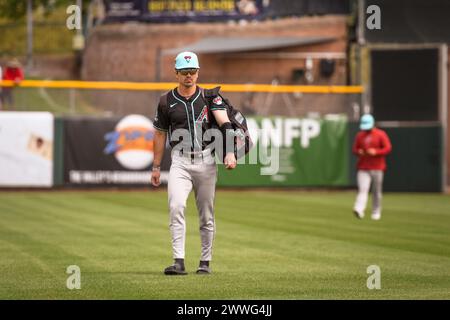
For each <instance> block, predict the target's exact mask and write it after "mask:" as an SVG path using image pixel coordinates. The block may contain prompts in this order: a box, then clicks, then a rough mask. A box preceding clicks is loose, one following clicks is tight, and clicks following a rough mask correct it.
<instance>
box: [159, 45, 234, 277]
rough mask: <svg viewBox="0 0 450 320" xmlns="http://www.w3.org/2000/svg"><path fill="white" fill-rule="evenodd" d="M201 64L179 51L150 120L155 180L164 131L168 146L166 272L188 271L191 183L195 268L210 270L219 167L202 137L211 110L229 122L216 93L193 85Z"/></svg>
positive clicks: (223, 123) (230, 162)
mask: <svg viewBox="0 0 450 320" xmlns="http://www.w3.org/2000/svg"><path fill="white" fill-rule="evenodd" d="M199 69H200V66H199V62H198V58H197V55H196V54H195V53H193V52H182V53H180V54H178V55H177V57H176V58H175V77H176V79H177V81H178V86H177V87H176V88H174V89H172V90H171V91H169V92H167V93H166V94H165V95H163V96H162V97H161V99H160V102H159V104H158V108H157V111H156V116H155V119H154V122H153V125H154V127H155V128H156V129H157V130H156V133H155V136H154V160H153V168H152V178H151V182H152V185H154V186H159V184H160V164H161V159H162V157H163V152H164V148H165V142H166V137H167V134H168V135H169V137H168V138H169V143H170V145H171V147H172V151H171V158H172V165H171V167H170V171H169V179H168V198H169V212H170V225H169V227H170V232H171V237H172V251H173V258H174V264H173V265H171V266H169V267H167V268H166V269H165V270H164V273H165V274H166V275H185V274H187V272H186V270H185V266H184V257H185V252H184V249H185V233H186V224H185V208H186V200H187V198H188V196H189V193H190V192H191V190H192V189H194V192H195V200H196V204H197V209H198V213H199V223H200V236H201V257H200V263H199V267H198V269H197V273H199V274H202V273H203V274H209V273H211V268H210V261H211V259H212V248H213V239H214V233H215V222H214V195H215V184H216V180H217V168H216V163H215V157H214V153H213V152H212V150H211V149H210V148H209V146H210V143H209V142H210V141H205V139H203V136H204V133H205V131H206V130H208V128H210V127H211V120H212V119H209V117H210V114H212V115H213V117H214V118H215V121H216V123H217V125H218V126H219V128H220V131H221V132H223V133H224V134H225V135H226V133H227V132H229V131H227V130H229V129H232V126H231V123H230V121H229V118H228V116H227V111H226V108H225V106H224V102H223V101H222V98H221V97H220V95H218V96H217V97H213V98H214V99H212V102H211V103H208V102H207V101H206V99H205V97H204V95H203V94H202V93H203V92H202V90H203V89H202V88H200V87H199V86H197V84H196V83H197V79H198V76H199ZM209 111H210V112H209ZM225 135H224V136H225ZM227 150H228V149H227ZM223 162H224V165H225V167H226V168H227V169H234V168H235V167H236V157H235V154H234V152H227V153H226V155H225V157H224V159H223Z"/></svg>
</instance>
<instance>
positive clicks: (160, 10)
mask: <svg viewBox="0 0 450 320" xmlns="http://www.w3.org/2000/svg"><path fill="white" fill-rule="evenodd" d="M266 6H267V5H266ZM266 6H264V5H263V0H176V1H175V0H141V1H139V0H109V1H107V2H106V10H107V21H120V20H139V21H145V22H187V21H197V22H201V21H217V20H230V19H255V18H259V17H262V14H263V13H264V10H265V7H266Z"/></svg>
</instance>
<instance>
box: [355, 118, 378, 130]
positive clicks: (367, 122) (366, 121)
mask: <svg viewBox="0 0 450 320" xmlns="http://www.w3.org/2000/svg"><path fill="white" fill-rule="evenodd" d="M374 125H375V119H374V118H373V116H372V115H371V114H365V115H363V116H362V117H361V122H360V124H359V128H360V129H361V130H370V129H372V128H373V126H374Z"/></svg>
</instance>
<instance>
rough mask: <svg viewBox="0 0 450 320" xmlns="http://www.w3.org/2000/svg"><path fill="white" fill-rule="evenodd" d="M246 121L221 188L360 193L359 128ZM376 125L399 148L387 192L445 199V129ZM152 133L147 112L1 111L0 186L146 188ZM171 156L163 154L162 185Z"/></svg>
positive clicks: (323, 122) (343, 123)
mask: <svg viewBox="0 0 450 320" xmlns="http://www.w3.org/2000/svg"><path fill="white" fill-rule="evenodd" d="M248 122H249V128H250V133H251V135H252V138H253V140H254V142H255V147H254V148H253V149H252V151H251V152H250V153H249V155H248V156H247V157H246V158H243V159H240V160H239V161H240V162H242V163H241V164H239V166H238V168H237V169H236V170H233V171H227V170H225V169H224V168H223V166H222V165H219V166H218V167H219V171H218V186H220V187H355V186H356V182H355V177H356V157H355V156H354V155H352V154H351V146H352V143H353V139H354V136H355V134H356V132H357V130H358V126H357V124H356V123H354V122H348V121H347V119H346V118H345V117H344V116H338V115H328V116H325V117H324V118H321V119H300V118H292V117H291V118H289V117H260V118H250V117H249V118H248ZM380 127H381V128H382V129H384V130H386V132H387V133H388V135H389V136H390V138H391V142H392V145H393V151H392V153H391V154H390V155H389V156H388V157H387V165H388V169H387V173H386V175H385V180H384V190H385V191H420V192H442V191H443V184H442V181H443V180H442V179H443V172H442V168H443V161H444V160H443V159H444V157H443V155H442V152H443V150H444V149H443V130H442V127H441V126H440V125H438V124H428V125H422V126H417V125H416V126H407V125H406V126H389V125H387V124H386V125H383V124H381V126H380ZM258 132H259V133H260V135H257V133H258ZM261 132H262V133H261ZM153 133H154V129H153V127H152V125H151V120H150V119H148V118H146V117H144V116H141V115H129V116H126V117H86V116H84V117H54V116H53V115H52V114H50V113H47V112H1V113H0V150H1V152H0V187H48V188H51V187H69V188H73V187H75V188H76V187H93V188H96V187H108V186H111V187H150V168H151V165H152V161H153ZM169 155H170V149H169V148H167V149H166V152H165V156H164V159H163V163H162V182H163V184H164V183H166V182H167V175H168V170H169V168H170V156H169ZM274 155H277V157H274ZM274 164H275V165H274Z"/></svg>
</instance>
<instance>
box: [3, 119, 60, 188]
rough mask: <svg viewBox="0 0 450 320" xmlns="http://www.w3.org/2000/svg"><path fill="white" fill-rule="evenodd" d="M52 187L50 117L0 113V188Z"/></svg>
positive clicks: (51, 124) (51, 127) (51, 132)
mask: <svg viewBox="0 0 450 320" xmlns="http://www.w3.org/2000/svg"><path fill="white" fill-rule="evenodd" d="M52 185H53V115H52V114H51V113H49V112H4V111H3V112H0V186H11V187H51V186H52Z"/></svg>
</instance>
